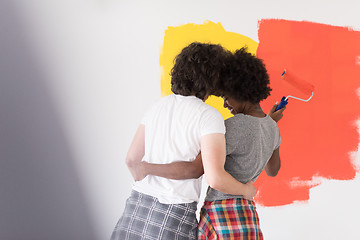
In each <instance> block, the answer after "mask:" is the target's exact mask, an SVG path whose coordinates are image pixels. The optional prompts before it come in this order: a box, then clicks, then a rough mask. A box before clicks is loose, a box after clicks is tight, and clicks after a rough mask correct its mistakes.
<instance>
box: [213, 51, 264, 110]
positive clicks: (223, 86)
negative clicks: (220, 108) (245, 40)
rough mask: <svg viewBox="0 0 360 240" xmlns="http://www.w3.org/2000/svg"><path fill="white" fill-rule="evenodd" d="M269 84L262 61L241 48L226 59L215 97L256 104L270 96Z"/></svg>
mask: <svg viewBox="0 0 360 240" xmlns="http://www.w3.org/2000/svg"><path fill="white" fill-rule="evenodd" d="M269 84H270V81H269V75H268V73H267V70H266V68H265V65H264V63H263V61H262V60H261V59H259V58H257V57H256V56H254V55H252V54H251V53H249V52H247V48H246V47H243V48H241V49H239V50H237V51H235V52H234V53H233V54H232V55H231V56H230V57H228V58H227V64H226V68H225V69H223V71H222V72H221V80H220V81H219V82H218V83H217V86H216V88H217V91H216V94H215V95H217V96H228V97H231V98H233V99H235V100H237V101H240V102H242V101H248V102H251V103H253V104H256V103H259V102H260V101H261V100H264V99H266V98H267V97H268V96H270V91H271V88H270V87H269Z"/></svg>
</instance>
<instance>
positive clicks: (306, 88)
mask: <svg viewBox="0 0 360 240" xmlns="http://www.w3.org/2000/svg"><path fill="white" fill-rule="evenodd" d="M285 73H286V69H284V72H283V73H282V74H281V79H285V77H284V75H285ZM287 82H288V83H290V84H291V85H292V86H294V87H295V88H297V89H299V90H300V91H301V92H303V93H305V94H307V95H310V94H311V96H310V97H309V98H308V99H302V98H298V97H294V96H290V95H289V96H287V97H285V96H283V97H282V98H281V101H280V103H279V105H278V106H277V107H276V109H275V111H277V110H279V109H282V108H283V107H285V106H286V105H287V104H288V99H289V98H293V99H296V100H300V101H303V102H308V101H310V99H311V98H312V97H313V96H314V86H313V85H312V84H310V83H308V82H305V81H299V80H296V79H295V78H294V79H292V80H291V81H290V80H287Z"/></svg>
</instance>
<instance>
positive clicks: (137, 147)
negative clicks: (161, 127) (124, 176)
mask: <svg viewBox="0 0 360 240" xmlns="http://www.w3.org/2000/svg"><path fill="white" fill-rule="evenodd" d="M144 155H145V125H143V124H140V125H139V127H138V129H137V130H136V133H135V136H134V139H133V141H132V143H131V145H130V148H129V150H128V152H127V155H126V165H127V166H128V168H129V170H130V172H131V175H132V176H133V178H134V179H135V180H138V179H140V178H141V179H142V178H144V177H145V176H141V175H139V174H140V171H139V167H140V163H141V160H142V158H143V157H144Z"/></svg>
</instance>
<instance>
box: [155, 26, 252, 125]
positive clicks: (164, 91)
mask: <svg viewBox="0 0 360 240" xmlns="http://www.w3.org/2000/svg"><path fill="white" fill-rule="evenodd" d="M192 42H203V43H212V44H221V45H222V46H223V47H224V48H226V49H228V50H230V51H235V50H236V49H239V48H241V47H244V46H247V47H248V51H249V52H251V53H253V54H256V50H257V47H258V43H257V42H255V41H254V40H252V39H251V38H249V37H246V36H244V35H241V34H238V33H233V32H227V31H225V29H224V27H223V26H222V25H221V24H220V23H213V22H210V21H207V22H205V23H204V24H193V23H189V24H185V25H181V26H178V27H168V29H167V30H166V31H165V37H164V45H163V47H162V51H161V54H160V66H161V67H162V73H161V83H160V86H161V95H162V96H167V95H170V94H172V92H171V84H170V82H171V77H170V71H171V69H172V67H173V65H174V59H175V57H176V55H177V54H179V53H180V51H181V50H182V49H183V48H184V47H186V46H187V45H189V44H190V43H192ZM206 103H207V104H209V105H211V106H213V107H215V108H216V109H217V110H218V111H219V112H220V113H221V114H222V115H223V117H224V119H227V118H229V117H231V116H232V114H231V113H230V112H229V111H228V110H227V109H225V108H223V100H222V99H221V98H219V97H216V96H210V97H209V98H208V100H207V101H206Z"/></svg>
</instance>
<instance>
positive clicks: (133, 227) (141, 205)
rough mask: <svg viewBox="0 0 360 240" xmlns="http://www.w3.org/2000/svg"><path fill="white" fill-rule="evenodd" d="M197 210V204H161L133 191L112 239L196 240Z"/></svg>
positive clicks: (153, 198) (154, 199) (155, 199)
mask: <svg viewBox="0 0 360 240" xmlns="http://www.w3.org/2000/svg"><path fill="white" fill-rule="evenodd" d="M196 208H197V203H196V202H193V203H185V204H162V203H160V202H159V201H158V199H157V198H155V197H152V196H149V195H145V194H143V193H140V192H137V191H132V193H131V196H130V197H129V198H128V199H127V201H126V206H125V210H124V213H123V215H122V216H121V218H120V220H119V222H118V223H117V225H116V227H115V229H114V231H113V233H112V236H111V240H160V239H162V240H189V239H191V240H192V239H194V240H195V239H196V235H197V226H198V223H197V220H196V213H195V212H196Z"/></svg>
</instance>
